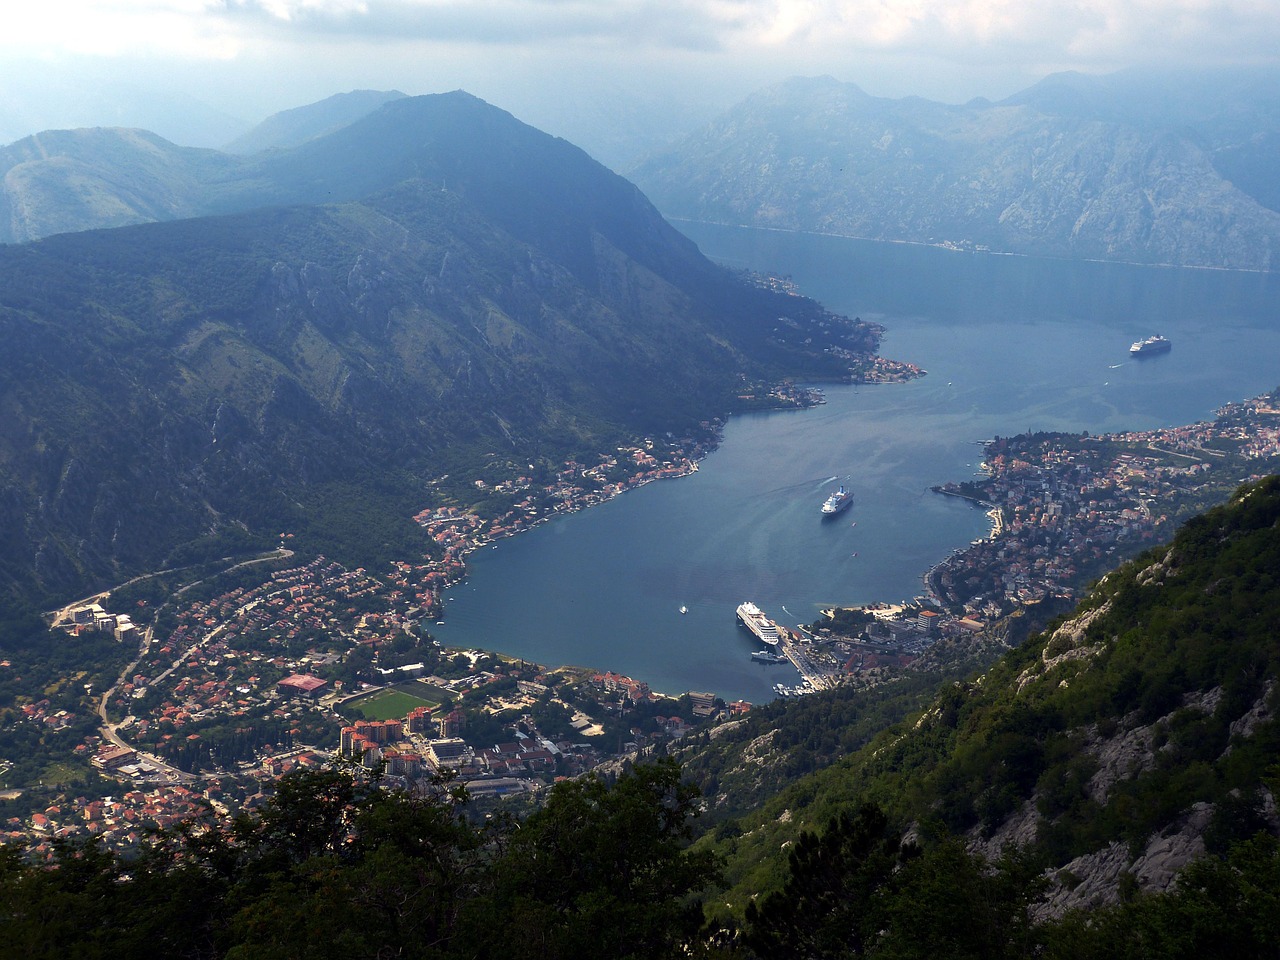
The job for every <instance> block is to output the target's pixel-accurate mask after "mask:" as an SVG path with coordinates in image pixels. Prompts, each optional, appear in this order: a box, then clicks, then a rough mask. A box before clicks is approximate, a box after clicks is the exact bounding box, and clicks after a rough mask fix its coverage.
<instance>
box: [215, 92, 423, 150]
mask: <svg viewBox="0 0 1280 960" xmlns="http://www.w3.org/2000/svg"><path fill="white" fill-rule="evenodd" d="M403 97H404V94H403V93H401V92H400V91H399V90H385V91H384V90H352V91H351V92H350V93H338V94H334V95H333V96H332V97H328V98H326V99H324V100H321V101H320V102H319V103H312V104H309V105H307V106H303V107H295V108H294V109H292V110H284V111H281V112H280V113H277V114H273V115H272V116H270V117H268V118H267V119H266V120H263V121H262V123H260V124H258V125H257V126H256V127H254V128H253V129H252V130H249V131H247V132H246V133H244V134H242V135H241V136H239V137H237V138H236V139H235V140H232V141H231V142H230V143H229V144H227V145H226V146H225V147H224V148H223V149H224V150H225V151H226V152H227V153H239V154H251V153H260V152H261V151H263V150H279V149H284V148H288V147H296V146H298V145H300V144H303V143H306V142H307V141H308V140H314V139H316V138H317V137H322V136H324V135H325V134H327V133H333V132H334V131H335V130H340V129H341V128H343V127H345V126H346V125H347V124H349V123H352V122H354V121H356V120H359V119H360V118H361V117H364V116H367V115H368V114H370V113H372V112H373V111H374V110H376V109H378V108H379V107H380V106H382V105H383V104H384V103H388V102H390V101H392V100H399V99H401V98H403Z"/></svg>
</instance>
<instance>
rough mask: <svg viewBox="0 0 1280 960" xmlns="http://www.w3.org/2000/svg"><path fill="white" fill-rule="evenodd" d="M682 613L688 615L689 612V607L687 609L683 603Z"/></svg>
mask: <svg viewBox="0 0 1280 960" xmlns="http://www.w3.org/2000/svg"><path fill="white" fill-rule="evenodd" d="M680 612H681V613H688V612H689V608H688V607H686V606H685V605H684V604H683V603H682V604H680Z"/></svg>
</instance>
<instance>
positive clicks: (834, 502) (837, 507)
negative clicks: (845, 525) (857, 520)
mask: <svg viewBox="0 0 1280 960" xmlns="http://www.w3.org/2000/svg"><path fill="white" fill-rule="evenodd" d="M852 504H853V494H852V493H850V492H849V491H848V490H846V489H845V488H844V484H843V483H842V484H840V489H839V490H837V491H836V492H835V493H833V494H832V495H831V496H829V497H827V499H826V500H824V501H822V515H823V516H824V517H834V516H835V515H836V514H837V513H841V512H842V511H844V510H847V509H848V508H849V507H850V506H852Z"/></svg>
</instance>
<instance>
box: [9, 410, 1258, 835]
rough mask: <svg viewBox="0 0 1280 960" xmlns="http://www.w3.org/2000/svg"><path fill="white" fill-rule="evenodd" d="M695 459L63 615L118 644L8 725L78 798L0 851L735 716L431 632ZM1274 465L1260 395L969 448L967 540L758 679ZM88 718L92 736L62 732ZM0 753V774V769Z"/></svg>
mask: <svg viewBox="0 0 1280 960" xmlns="http://www.w3.org/2000/svg"><path fill="white" fill-rule="evenodd" d="M794 396H795V397H796V398H797V402H801V399H800V398H801V397H802V395H800V394H795V395H794ZM819 399H820V397H817V398H815V397H814V396H812V395H804V397H803V402H807V403H812V402H817V401H818V400H819ZM706 426H707V427H708V428H711V429H714V428H715V426H716V425H715V424H709V425H706ZM709 449H710V444H709V443H708V442H706V441H702V442H699V441H695V440H694V439H692V438H682V439H674V438H665V439H663V440H661V441H660V440H656V439H650V440H645V441H642V442H641V443H638V444H635V445H632V446H626V447H620V448H618V449H617V450H616V451H614V452H613V453H611V454H610V455H608V456H605V457H602V458H600V459H599V460H598V461H596V462H594V463H590V464H584V463H578V462H569V463H566V464H564V465H562V467H561V468H559V469H557V470H555V471H552V472H550V473H548V472H546V471H545V470H544V471H541V475H540V476H537V474H539V473H540V472H539V471H537V470H533V469H527V470H526V471H525V472H520V471H519V469H518V468H517V465H511V464H504V465H495V468H494V470H493V471H492V474H491V475H487V476H484V477H482V478H478V479H477V480H476V481H475V482H474V489H475V491H476V497H477V503H476V504H473V505H470V506H465V507H464V506H462V505H447V504H446V505H439V506H434V507H429V508H426V509H424V510H422V511H421V512H419V513H418V514H417V515H416V516H415V518H414V519H415V521H416V522H417V523H418V524H419V526H420V527H421V529H422V530H423V531H424V533H425V535H426V538H427V539H428V540H429V542H430V544H431V547H432V554H431V556H429V557H424V558H422V559H421V560H420V561H418V562H407V561H406V562H398V563H395V564H393V565H392V566H391V567H390V569H388V570H386V571H382V572H379V573H376V574H375V573H373V572H371V571H368V570H365V569H363V568H357V569H353V570H351V569H347V568H345V567H344V566H342V565H341V564H339V563H336V562H334V561H332V560H328V559H326V558H324V557H313V558H310V559H308V560H305V561H304V562H299V561H296V560H295V559H294V558H293V556H292V551H290V550H288V549H286V548H285V545H286V544H287V543H288V542H289V540H290V538H289V537H288V534H287V533H286V534H282V535H281V540H280V550H278V551H277V552H275V553H273V554H270V555H268V556H266V557H263V558H262V559H261V560H260V561H255V562H265V563H269V565H270V568H272V569H270V572H269V573H266V574H264V573H263V572H262V570H261V569H260V568H257V567H254V566H249V565H246V564H245V563H243V562H240V563H236V564H233V565H232V566H231V567H229V568H228V570H229V571H230V572H228V573H227V574H226V575H224V576H222V577H217V576H214V577H207V578H206V579H205V580H203V581H202V582H200V583H198V584H191V585H189V586H188V587H184V588H183V589H181V590H179V591H175V592H174V593H173V594H172V595H170V596H168V598H167V599H165V600H163V601H161V602H154V601H150V600H148V599H145V597H142V596H140V595H139V594H138V593H137V591H138V589H139V588H138V587H132V588H130V589H129V590H119V591H117V592H116V593H114V594H112V593H110V592H108V593H104V594H98V595H95V597H93V598H88V599H87V600H86V602H84V603H82V604H79V605H76V604H72V605H69V606H67V607H65V608H63V609H62V610H60V611H59V612H58V613H57V614H56V615H55V616H54V617H53V618H52V620H51V625H52V626H53V627H54V628H55V630H56V631H57V632H59V633H61V634H62V635H64V636H66V637H68V638H76V639H78V640H86V641H92V642H97V643H100V644H103V645H105V648H106V649H112V650H115V651H118V654H119V658H120V662H121V668H120V673H119V676H118V678H117V679H116V680H115V682H114V683H111V684H110V685H109V686H108V685H105V684H104V685H103V686H106V687H107V688H106V689H101V688H99V689H97V690H87V691H86V692H88V693H92V696H93V698H94V702H95V703H96V705H97V709H98V716H97V717H95V718H88V717H86V716H84V715H82V713H81V714H78V713H77V712H76V711H75V710H73V709H71V708H70V707H69V706H68V703H69V701H67V700H66V699H65V698H60V697H58V696H44V697H29V698H26V701H25V702H24V703H23V704H22V706H21V710H20V712H18V713H17V714H16V715H15V716H13V717H12V718H11V722H12V723H15V724H17V725H18V726H19V727H20V728H21V729H23V730H29V731H39V736H40V737H41V738H43V739H42V741H41V742H45V741H47V742H50V743H62V744H65V746H66V749H67V750H68V752H69V753H70V754H71V757H72V758H75V759H77V760H78V761H80V762H87V763H88V764H89V766H90V767H91V768H92V770H93V771H95V776H96V777H97V778H98V779H97V780H96V781H94V782H93V784H91V785H96V787H97V788H98V789H96V790H93V789H89V788H88V787H83V788H81V789H77V788H75V787H74V786H73V785H71V784H68V785H66V788H65V789H61V790H57V791H54V795H52V796H49V794H50V791H48V790H45V791H43V792H41V791H35V792H34V793H33V796H36V795H39V796H41V797H46V796H49V802H47V803H43V805H41V806H39V808H38V809H35V808H32V809H26V810H24V812H22V813H14V814H12V815H10V816H8V817H7V818H6V819H5V822H4V823H3V824H0V826H2V827H3V832H4V839H5V841H6V842H15V843H16V842H25V843H27V844H28V845H29V846H30V849H32V850H33V851H34V853H35V855H37V856H38V855H40V851H41V850H45V851H46V852H47V851H48V849H49V844H51V843H55V842H57V841H59V840H62V839H75V838H81V837H87V836H93V837H97V838H99V839H100V840H101V841H102V842H103V843H105V844H107V845H109V846H112V847H116V848H120V849H128V848H130V847H131V846H132V845H134V844H136V843H137V842H138V839H139V837H141V836H142V835H144V833H145V831H146V830H148V829H153V828H157V827H164V826H167V825H172V824H174V823H177V822H183V821H185V820H190V819H192V818H193V817H198V816H203V815H208V813H209V812H210V811H214V812H225V811H227V810H236V809H251V808H252V807H253V806H255V805H256V804H259V803H261V802H263V799H264V797H265V796H267V795H268V794H269V793H270V790H271V784H272V783H273V782H274V780H275V779H276V778H278V777H279V776H281V775H282V774H284V773H286V772H288V771H290V770H293V769H298V768H304V769H305V768H309V767H318V766H322V765H324V764H326V763H330V762H332V761H333V760H334V758H335V757H343V758H346V760H348V761H349V762H353V763H359V764H362V765H364V766H366V767H369V768H376V769H378V770H380V771H381V773H382V775H383V776H385V777H386V778H387V780H388V782H390V783H395V784H401V785H405V786H410V785H412V784H414V783H417V782H420V781H422V780H423V779H426V778H430V777H433V776H436V775H439V774H442V773H444V774H447V775H448V776H450V777H457V778H459V779H460V780H461V782H463V783H465V785H466V786H467V789H468V790H469V791H470V792H471V793H472V794H473V795H474V796H475V797H477V798H488V797H501V796H510V795H513V794H514V795H519V794H524V793H529V792H536V791H538V790H541V789H543V788H544V787H545V786H546V785H548V784H550V783H553V782H554V781H555V780H556V779H557V778H560V777H566V776H574V775H577V774H580V773H582V772H584V771H587V770H590V769H593V768H594V767H596V766H597V765H599V764H601V763H603V762H607V761H610V760H614V759H616V758H618V757H622V756H628V755H632V754H634V753H636V752H643V751H652V750H655V749H661V748H662V745H663V744H665V743H668V742H670V741H672V740H674V739H678V738H680V737H682V736H684V735H686V734H687V733H688V732H689V731H691V730H695V729H698V728H699V727H700V726H701V725H703V724H706V723H711V722H717V721H720V720H723V719H727V718H732V717H735V716H740V715H742V714H743V713H745V712H747V711H749V710H750V709H751V705H750V704H747V703H740V702H732V703H726V702H725V701H724V700H723V699H721V698H719V697H717V696H716V694H715V693H714V692H711V691H687V692H684V693H682V694H680V695H678V696H672V695H663V694H659V693H656V692H654V691H652V690H650V689H649V687H648V685H647V684H646V683H645V682H644V681H643V680H642V679H635V678H631V677H626V676H622V675H619V674H616V673H611V672H608V671H607V670H604V671H601V672H593V671H584V670H571V669H567V668H548V667H546V666H543V665H539V664H533V663H527V662H524V661H520V660H512V659H510V658H504V657H500V656H497V655H495V654H492V653H488V652H484V651H479V650H454V649H445V648H443V647H441V646H440V644H439V643H438V642H437V641H436V640H435V639H434V638H433V637H432V635H431V632H430V631H431V626H432V624H433V623H434V622H435V619H436V618H437V617H438V616H440V613H441V609H442V603H441V601H442V598H443V597H444V595H445V594H446V592H447V591H448V590H449V588H450V587H452V586H453V585H455V584H457V583H458V581H459V580H460V579H461V578H462V577H464V576H465V573H466V559H467V557H468V555H469V554H470V553H472V552H474V551H475V550H478V549H481V548H482V547H484V546H486V545H489V544H491V543H493V542H494V541H495V540H496V539H498V538H501V537H505V536H511V535H513V534H515V533H517V532H519V531H521V530H524V529H528V528H529V527H531V526H533V525H535V524H537V523H541V522H544V521H545V520H547V519H549V518H551V517H554V516H557V515H559V514H563V513H566V512H569V511H572V510H577V509H581V508H583V507H585V506H588V505H591V504H593V503H598V502H601V501H602V500H604V499H608V498H609V497H612V496H616V495H618V494H620V493H622V492H623V491H625V490H628V489H631V488H634V487H635V486H638V485H640V484H643V483H648V482H651V481H653V480H658V479H664V478H670V477H679V476H684V475H686V474H688V473H690V472H692V471H694V470H696V469H697V462H698V460H699V459H700V458H701V457H702V456H704V455H705V454H706V453H707V452H708V450H709ZM1277 466H1280V403H1278V402H1277V397H1276V395H1275V394H1271V395H1267V396H1263V397H1258V398H1255V399H1253V400H1249V401H1245V402H1242V403H1235V404H1229V405H1227V406H1225V407H1223V408H1222V409H1221V410H1220V411H1219V412H1218V416H1217V417H1216V418H1215V419H1214V420H1212V421H1208V422H1204V423H1197V424H1192V425H1189V426H1183V427H1177V428H1166V429H1159V430H1152V431H1142V432H1128V433H1122V434H1115V435H1106V436H1088V435H1070V434H1046V433H1040V434H1029V435H1023V436H1016V437H1009V438H995V439H993V440H990V441H987V442H986V443H985V444H984V472H985V476H984V477H983V478H982V479H979V480H974V481H967V482H964V483H948V484H945V485H943V486H941V487H938V488H936V492H937V493H938V494H939V495H946V496H956V497H963V498H965V499H967V500H969V501H971V502H973V503H974V504H975V506H976V508H977V509H983V510H986V511H988V513H989V514H990V516H991V518H992V532H991V535H990V536H989V537H986V538H982V539H979V540H976V541H974V542H973V543H971V544H969V545H967V546H966V547H964V548H962V549H960V550H957V551H956V552H955V553H953V554H952V555H951V556H949V557H947V558H945V559H944V560H943V561H942V562H940V563H939V564H937V565H936V566H934V567H933V568H932V569H931V570H929V571H928V572H927V573H926V574H925V575H924V586H925V589H924V591H923V593H922V595H921V596H920V597H918V598H915V599H913V600H911V601H907V602H900V603H888V602H885V603H878V604H874V605H871V606H869V607H865V608H857V609H841V608H833V609H831V610H828V611H825V612H824V614H823V617H822V618H820V619H819V620H818V621H816V622H814V623H812V624H809V625H807V626H796V627H795V628H794V629H793V628H781V629H780V630H779V641H780V642H779V643H778V645H777V650H776V653H774V654H773V657H774V658H776V660H777V661H778V662H787V663H790V664H791V665H792V666H793V667H794V668H795V669H796V670H797V671H798V672H799V674H800V677H801V683H799V684H796V685H794V686H786V685H783V684H780V685H779V688H780V689H779V691H778V692H779V695H780V696H782V697H784V698H785V697H787V696H798V695H801V694H804V693H810V692H813V691H817V690H823V689H829V688H831V687H834V686H838V685H840V684H842V683H848V682H858V681H859V680H860V679H861V678H864V677H865V676H867V675H868V673H870V672H872V671H876V670H881V669H884V668H900V667H903V666H906V665H909V664H910V663H911V662H912V661H913V660H914V659H915V658H917V657H920V656H921V655H923V654H925V653H926V652H927V651H929V650H930V649H931V648H935V647H936V646H937V645H939V644H946V643H948V642H949V641H951V640H954V639H957V638H963V637H969V636H973V635H975V634H979V633H981V631H983V630H984V629H985V628H986V627H987V626H988V625H989V624H992V623H994V622H996V621H998V620H999V619H1000V618H1002V617H1005V616H1007V615H1008V614H1010V613H1012V612H1015V611H1017V610H1019V609H1024V610H1029V609H1034V608H1035V607H1036V606H1037V605H1039V604H1042V603H1044V602H1045V601H1047V600H1050V599H1053V598H1061V599H1063V600H1070V598H1072V597H1074V596H1075V595H1076V593H1077V591H1079V590H1080V589H1081V587H1082V586H1083V585H1084V583H1085V582H1086V581H1087V580H1088V579H1089V578H1091V577H1093V576H1096V575H1098V574H1099V573H1101V572H1102V571H1104V570H1105V569H1108V568H1109V567H1111V566H1114V565H1115V563H1117V562H1119V560H1121V559H1123V558H1124V557H1126V556H1129V555H1132V554H1134V553H1136V552H1137V551H1138V550H1140V549H1141V548H1142V547H1144V546H1146V545H1149V544H1154V543H1157V542H1160V541H1161V540H1163V539H1166V538H1167V537H1168V536H1170V535H1171V534H1172V531H1173V528H1174V526H1175V525H1176V524H1177V523H1178V522H1180V520H1181V519H1182V518H1183V517H1184V516H1186V515H1188V514H1190V513H1191V512H1194V511H1195V510H1197V509H1200V508H1202V507H1203V506H1205V505H1208V504H1209V503H1212V502H1216V501H1218V500H1220V499H1222V498H1223V497H1224V496H1225V495H1226V494H1227V493H1228V492H1229V491H1230V490H1231V489H1232V488H1234V487H1235V486H1236V485H1237V484H1239V483H1241V482H1243V481H1246V480H1248V479H1250V478H1251V477H1256V476H1260V475H1263V474H1265V473H1268V472H1273V471H1274V470H1275V469H1276V468H1277ZM131 591H132V592H131ZM8 667H9V662H8V661H4V663H3V664H0V669H7V668H8ZM90 719H92V720H94V721H97V723H96V724H95V725H94V726H93V727H86V723H87V722H88V721H89V720H90ZM86 730H91V732H88V733H85V731H86ZM73 740H74V742H73ZM0 759H2V760H3V761H4V766H0V772H3V771H4V770H7V769H8V768H9V767H10V766H11V765H12V763H11V761H12V759H13V758H11V757H5V758H0ZM23 794H24V791H23V790H21V789H19V790H10V789H6V790H5V793H4V794H3V795H0V800H3V802H5V803H6V805H7V809H9V810H19V809H22V807H23Z"/></svg>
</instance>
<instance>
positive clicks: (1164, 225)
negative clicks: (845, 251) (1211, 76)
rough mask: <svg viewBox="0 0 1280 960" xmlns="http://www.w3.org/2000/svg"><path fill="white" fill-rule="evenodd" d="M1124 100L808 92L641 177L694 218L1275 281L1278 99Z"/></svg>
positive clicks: (1094, 95)
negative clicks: (1256, 272)
mask: <svg viewBox="0 0 1280 960" xmlns="http://www.w3.org/2000/svg"><path fill="white" fill-rule="evenodd" d="M1125 89H1127V88H1126V87H1123V86H1122V83H1121V80H1116V81H1114V82H1113V83H1112V85H1107V84H1104V83H1102V82H1096V81H1093V80H1091V79H1089V78H1085V77H1080V76H1075V75H1061V76H1057V77H1054V78H1049V79H1048V80H1046V81H1045V82H1043V83H1042V84H1040V85H1039V86H1038V87H1036V88H1032V90H1030V91H1027V92H1026V93H1025V94H1023V95H1021V96H1018V97H1014V98H1011V99H1010V100H1008V101H1006V102H1004V103H1000V104H992V103H989V102H986V101H981V100H978V101H973V102H972V103H969V104H966V105H963V106H951V105H946V104H940V103H934V102H930V101H927V100H922V99H919V98H906V99H902V100H890V99H885V98H880V97H873V96H870V95H868V94H866V93H865V92H863V91H862V90H860V89H859V88H857V87H856V86H853V85H852V84H846V83H840V82H838V81H836V80H833V79H831V78H829V77H823V78H815V79H794V80H790V81H787V82H785V83H782V84H779V85H777V86H775V87H771V88H769V89H766V90H763V91H761V92H759V93H756V94H755V95H753V96H751V97H749V98H748V99H746V100H745V101H743V102H742V103H740V104H739V105H738V106H736V107H734V108H733V109H732V110H730V111H728V112H727V113H725V114H724V115H722V116H721V117H720V118H719V119H718V120H716V121H715V122H713V123H712V124H709V125H708V126H706V127H705V128H703V129H702V130H701V131H699V132H697V133H695V134H693V135H691V136H689V137H687V138H686V139H684V140H682V141H681V142H679V143H678V144H676V145H675V146H674V147H672V148H671V149H670V150H668V151H666V152H665V153H663V154H660V155H658V156H655V157H653V158H652V159H650V160H649V161H647V162H646V163H644V164H643V165H642V166H640V167H639V168H638V169H636V170H635V171H634V172H633V174H632V176H633V178H634V179H635V180H636V182H637V183H639V184H640V186H641V187H642V188H643V189H644V190H645V191H646V193H647V194H648V195H649V196H650V197H651V198H652V199H653V200H654V202H655V203H656V204H657V205H658V207H659V208H660V209H662V210H663V211H664V212H665V213H666V214H668V215H669V216H673V217H677V218H691V219H700V220H710V221H716V222H725V223H741V224H751V225H756V226H763V227H771V228H780V229H789V230H811V231H817V232H823V233H835V234H845V235H850V236H860V237H869V238H873V239H886V240H906V241H915V242H922V243H940V244H948V245H954V246H959V247H964V248H972V247H978V248H990V249H993V250H998V251H1006V252H1016V253H1029V254H1040V255H1050V256H1064V257H1087V258H1099V259H1115V260H1130V261H1136V262H1144V263H1173V264H1187V265H1200V266H1215V267H1235V268H1243V269H1271V268H1272V267H1273V266H1274V263H1275V260H1276V256H1277V254H1280V213H1277V211H1276V209H1275V207H1276V206H1280V204H1277V203H1276V196H1275V192H1274V188H1273V187H1271V186H1270V184H1271V183H1273V182H1274V178H1273V177H1271V176H1270V175H1271V174H1272V173H1274V172H1275V170H1274V156H1275V154H1274V151H1271V150H1268V144H1271V143H1272V142H1273V140H1274V137H1275V136H1276V135H1277V133H1278V132H1280V116H1278V115H1277V111H1276V110H1275V109H1274V106H1273V104H1274V99H1275V98H1274V94H1271V95H1270V99H1268V98H1267V96H1266V95H1265V94H1264V93H1263V92H1261V91H1264V90H1266V89H1268V88H1267V86H1266V85H1265V84H1261V85H1259V86H1258V87H1256V88H1255V87H1250V86H1240V85H1238V86H1237V87H1234V88H1230V89H1233V90H1235V99H1233V100H1231V101H1229V102H1225V103H1223V102H1219V103H1218V105H1217V106H1218V109H1217V111H1216V112H1213V111H1212V110H1210V107H1209V102H1208V100H1207V99H1205V98H1201V100H1200V101H1199V105H1200V107H1201V109H1199V110H1191V109H1190V108H1188V109H1187V110H1186V111H1185V112H1183V113H1179V112H1178V111H1177V110H1176V109H1175V104H1173V103H1168V102H1166V103H1164V104H1163V109H1162V110H1154V109H1153V112H1152V113H1151V114H1150V115H1145V114H1144V112H1143V110H1142V109H1141V108H1140V104H1141V103H1142V102H1153V103H1155V102H1158V101H1157V100H1156V98H1155V94H1154V92H1151V93H1150V95H1149V96H1148V97H1147V100H1146V101H1137V102H1138V104H1139V106H1133V105H1129V106H1128V107H1127V108H1126V104H1127V101H1126V100H1125V99H1124V97H1123V96H1122V93H1121V92H1120V91H1121V90H1125ZM1215 89H1226V88H1215ZM1228 177H1231V178H1237V179H1239V181H1240V183H1239V184H1237V183H1234V182H1232V179H1228ZM1250 190H1252V191H1255V193H1250V192H1248V191H1250ZM1268 204H1270V205H1271V206H1268Z"/></svg>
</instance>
